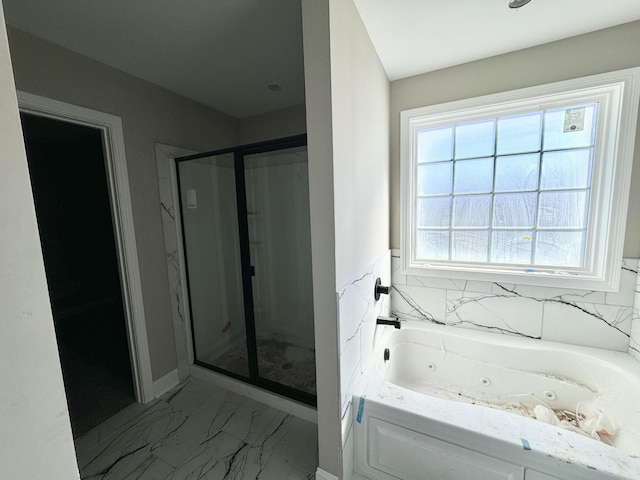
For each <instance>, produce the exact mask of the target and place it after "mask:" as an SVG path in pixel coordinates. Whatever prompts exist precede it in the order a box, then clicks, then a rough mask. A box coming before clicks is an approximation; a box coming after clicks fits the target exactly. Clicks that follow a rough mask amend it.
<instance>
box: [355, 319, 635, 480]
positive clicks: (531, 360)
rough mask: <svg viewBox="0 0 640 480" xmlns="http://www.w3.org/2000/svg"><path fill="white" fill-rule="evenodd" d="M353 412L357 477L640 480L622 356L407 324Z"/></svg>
mask: <svg viewBox="0 0 640 480" xmlns="http://www.w3.org/2000/svg"><path fill="white" fill-rule="evenodd" d="M380 328H384V327H380V326H379V327H378V329H380ZM385 349H388V356H389V360H388V361H385V360H384V356H385V354H384V350H385ZM353 407H354V412H355V414H354V438H355V453H354V455H355V458H354V464H355V467H354V469H355V471H356V473H359V474H362V475H364V476H366V477H368V478H371V479H374V480H378V479H380V480H388V479H396V478H401V479H403V480H413V479H415V480H428V479H437V480H498V479H504V480H523V479H524V480H555V479H560V480H574V479H575V480H578V479H594V480H601V479H630V480H640V363H638V362H636V361H635V360H634V359H632V358H631V357H630V356H629V355H627V354H625V353H621V352H610V351H606V350H600V349H595V348H587V347H577V346H570V345H564V344H558V343H552V342H545V341H540V340H531V339H525V338H520V337H513V336H506V335H496V334H491V333H486V332H479V331H472V330H462V329H456V328H451V327H442V326H439V325H431V324H424V323H419V322H403V323H402V329H401V330H393V332H392V333H391V334H390V337H389V340H388V341H386V342H383V344H382V345H381V348H380V351H378V352H376V362H375V365H372V367H371V371H370V372H368V373H367V374H365V377H364V380H363V382H361V386H360V387H359V388H358V394H357V395H354V398H353ZM536 414H537V415H538V418H542V419H543V420H544V421H541V420H537V419H535V418H532V417H535V416H536ZM549 414H551V417H552V418H548V415H549ZM556 414H557V415H556ZM576 414H577V415H576ZM561 421H562V422H561ZM545 422H557V423H561V425H552V424H549V423H545ZM563 425H564V426H563ZM578 430H579V431H580V432H582V433H578V432H577V431H578ZM594 432H598V433H595V434H594ZM591 434H592V435H594V436H598V437H602V441H601V440H596V439H594V438H592V437H590V436H588V435H591ZM605 442H607V443H612V444H613V446H611V445H609V444H607V443H605Z"/></svg>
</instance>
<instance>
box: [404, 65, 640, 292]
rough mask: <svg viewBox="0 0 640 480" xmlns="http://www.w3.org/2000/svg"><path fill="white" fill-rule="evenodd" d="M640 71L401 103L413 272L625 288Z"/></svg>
mask: <svg viewBox="0 0 640 480" xmlns="http://www.w3.org/2000/svg"><path fill="white" fill-rule="evenodd" d="M639 70H640V69H632V70H625V71H621V72H613V73H609V74H604V75H597V76H593V77H587V78H582V79H577V80H570V81H566V82H559V83H554V84H550V85H544V86H540V87H533V88H528V89H523V90H517V91H512V92H506V93H501V94H497V95H490V96H486V97H479V98H474V99H469V100H463V101H458V102H452V103H448V104H441V105H435V106H430V107H424V108H418V109H413V110H408V111H404V112H402V123H401V134H402V151H401V158H402V160H401V162H402V188H401V192H402V196H403V197H402V205H403V215H402V219H403V227H402V234H403V255H402V256H403V263H404V270H405V273H409V274H416V275H433V276H445V277H451V278H468V279H479V280H489V281H504V282H509V283H522V284H534V285H556V286H563V287H572V288H583V289H589V290H614V289H616V288H617V283H618V281H619V272H620V262H621V260H622V244H623V241H624V228H625V223H626V211H627V200H628V193H629V186H630V175H631V166H632V162H633V146H634V142H635V125H636V121H637V110H638V96H639V94H638V71H639Z"/></svg>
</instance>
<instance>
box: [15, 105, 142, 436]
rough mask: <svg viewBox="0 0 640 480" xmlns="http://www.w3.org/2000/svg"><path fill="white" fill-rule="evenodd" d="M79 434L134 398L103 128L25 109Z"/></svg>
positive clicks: (73, 415)
mask: <svg viewBox="0 0 640 480" xmlns="http://www.w3.org/2000/svg"><path fill="white" fill-rule="evenodd" d="M20 117H21V121H22V129H23V134H24V139H25V146H26V151H27V160H28V164H29V174H30V177H31V186H32V190H33V197H34V202H35V208H36V216H37V220H38V229H39V232H40V243H41V245H42V252H43V256H44V264H45V271H46V276H47V283H48V286H49V298H50V300H51V307H52V310H53V319H54V324H55V330H56V338H57V341H58V350H59V353H60V361H61V364H62V375H63V378H64V384H65V391H66V394H67V403H68V406H69V414H70V417H71V426H72V429H73V436H74V438H78V437H79V436H81V435H83V434H84V433H86V432H87V431H89V430H90V429H91V428H93V427H94V426H96V425H98V424H99V423H101V422H103V421H105V420H106V419H107V418H109V417H111V416H112V415H113V414H115V413H117V412H118V411H120V410H122V409H123V408H124V407H125V406H127V405H129V404H131V403H133V402H135V394H134V387H133V379H132V373H131V363H130V356H129V344H128V340H127V332H126V324H125V315H124V309H123V298H122V289H121V283H120V272H119V268H118V259H117V251H116V243H115V239H114V230H113V219H112V214H111V207H110V198H109V190H108V183H107V176H106V171H105V158H104V149H103V138H102V131H101V130H99V129H97V128H92V127H87V126H83V125H77V124H74V123H70V122H65V121H61V120H54V119H50V118H45V117H40V116H37V115H31V114H25V113H22V114H21V115H20Z"/></svg>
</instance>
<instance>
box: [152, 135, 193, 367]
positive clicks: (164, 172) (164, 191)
mask: <svg viewBox="0 0 640 480" xmlns="http://www.w3.org/2000/svg"><path fill="white" fill-rule="evenodd" d="M172 149H175V147H169V146H166V145H156V169H157V172H158V193H159V195H160V215H161V218H162V233H163V238H164V248H165V259H166V262H167V276H168V281H169V292H170V301H171V316H172V318H173V330H174V335H175V337H176V356H177V360H178V375H179V378H181V379H184V378H186V377H187V376H188V375H189V353H188V350H187V349H188V347H187V344H188V340H187V339H188V328H187V325H186V321H185V318H186V316H185V312H184V305H185V302H184V299H183V288H182V274H181V268H182V267H181V264H180V254H179V250H178V249H179V244H178V237H177V228H178V225H177V224H176V215H175V205H174V198H173V175H172V169H171V162H173V158H174V155H173V154H172V153H171V152H170V151H169V150H172ZM185 154H186V152H185Z"/></svg>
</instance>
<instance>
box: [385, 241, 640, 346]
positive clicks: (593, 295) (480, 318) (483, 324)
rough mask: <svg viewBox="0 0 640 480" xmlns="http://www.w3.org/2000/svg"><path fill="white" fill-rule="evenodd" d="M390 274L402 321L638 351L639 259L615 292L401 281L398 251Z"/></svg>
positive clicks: (628, 265) (395, 310)
mask: <svg viewBox="0 0 640 480" xmlns="http://www.w3.org/2000/svg"><path fill="white" fill-rule="evenodd" d="M391 268H392V285H393V289H392V294H391V311H392V314H394V315H397V316H398V317H399V318H401V319H405V320H408V319H411V320H423V321H430V322H434V323H439V324H442V325H451V326H454V327H461V328H469V329H475V330H485V331H489V332H494V333H501V334H509V335H518V336H522V337H529V338H534V339H543V340H549V341H553V342H561V343H568V344H574V345H583V346H588V347H598V348H604V349H608V350H618V351H622V352H627V351H634V350H635V349H638V348H639V346H640V325H639V324H638V323H639V322H640V319H639V317H640V316H639V312H640V299H638V298H637V297H640V294H638V293H637V290H638V287H637V285H638V259H624V260H623V266H622V273H621V280H620V291H619V292H595V291H582V290H567V289H559V288H550V287H534V286H527V285H514V284H503V283H498V282H478V281H465V280H455V279H442V278H431V277H418V276H411V275H402V274H401V273H400V251H399V250H392V258H391ZM634 302H635V305H634ZM632 328H633V332H634V337H635V340H632V341H631V343H630V339H631V336H632ZM635 352H636V354H637V357H636V358H639V359H640V350H635Z"/></svg>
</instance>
